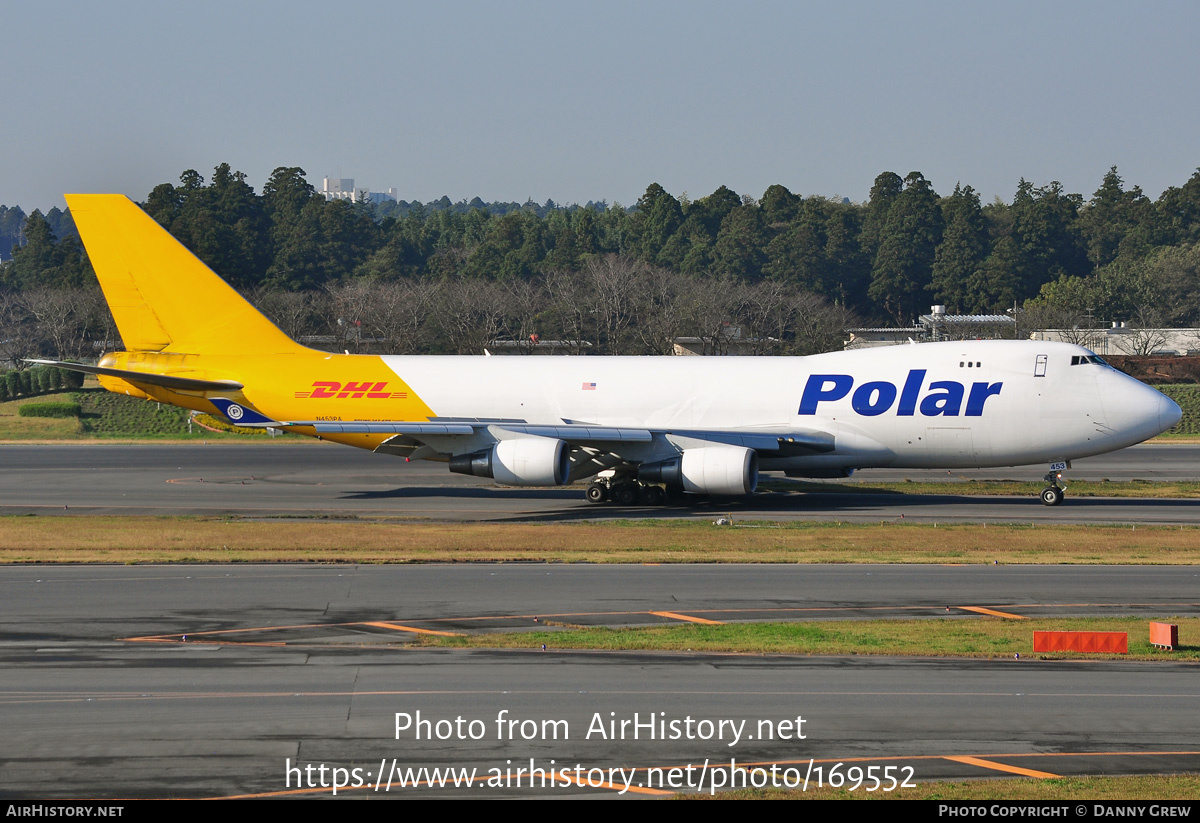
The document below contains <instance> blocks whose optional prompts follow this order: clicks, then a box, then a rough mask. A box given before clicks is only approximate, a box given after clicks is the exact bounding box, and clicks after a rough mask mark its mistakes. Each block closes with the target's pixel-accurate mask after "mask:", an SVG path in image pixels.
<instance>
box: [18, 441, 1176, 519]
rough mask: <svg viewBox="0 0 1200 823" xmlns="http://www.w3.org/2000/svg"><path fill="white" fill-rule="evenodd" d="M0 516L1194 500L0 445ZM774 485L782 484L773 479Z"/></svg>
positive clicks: (557, 515) (1079, 470)
mask: <svg viewBox="0 0 1200 823" xmlns="http://www.w3.org/2000/svg"><path fill="white" fill-rule="evenodd" d="M0 461H2V463H3V466H4V471H3V472H0V514H46V515H50V514H61V515H71V514H204V515H235V516H237V515H242V516H272V515H284V516H292V517H295V516H303V515H305V514H313V515H320V516H326V517H327V516H331V515H339V514H344V515H349V516H360V517H393V516H394V517H421V518H428V519H433V520H476V521H489V520H527V521H571V520H595V519H604V518H621V519H627V518H636V517H684V518H687V517H709V516H710V515H711V514H712V513H713V512H725V511H732V512H735V513H736V514H738V515H739V516H741V517H752V518H761V519H773V520H791V519H836V520H858V521H878V520H889V519H897V518H899V517H900V516H901V515H903V516H904V517H905V519H913V520H917V521H933V522H1023V521H1029V522H1039V523H1053V522H1086V523H1095V522H1116V523H1158V524H1197V523H1200V500H1154V499H1102V498H1073V497H1071V494H1070V490H1069V489H1068V492H1067V501H1066V503H1065V504H1064V505H1062V506H1057V507H1045V506H1042V505H1041V503H1040V502H1039V501H1038V500H1037V498H1036V496H1035V495H1036V494H1037V492H1038V491H1039V490H1040V489H1041V486H1042V485H1043V484H1042V482H1041V476H1042V475H1043V474H1044V473H1045V469H1046V467H1045V466H1026V467H1016V468H1005V469H987V470H974V471H955V472H946V471H920V470H905V471H898V470H882V469H871V470H864V471H862V472H860V473H859V474H857V475H856V476H855V479H856V480H858V479H861V480H864V481H866V482H868V483H869V482H871V481H872V480H879V481H895V480H903V479H906V478H911V479H913V480H938V481H945V482H946V494H939V495H900V494H894V493H863V494H856V495H849V496H847V495H838V494H814V493H796V492H787V491H779V490H776V491H772V492H768V493H760V494H756V495H754V496H752V497H748V498H732V499H711V500H710V499H705V498H697V499H695V500H689V503H688V504H687V505H683V506H671V507H665V508H649V507H641V506H639V507H632V508H625V507H618V506H613V505H601V506H595V505H590V504H587V503H586V502H584V500H583V487H582V485H581V484H576V486H573V487H571V488H564V489H524V488H499V487H496V486H494V485H492V483H491V481H489V480H486V479H482V478H474V477H467V476H463V475H456V474H451V473H450V472H449V471H448V470H447V469H446V467H445V466H444V465H442V464H440V463H427V462H423V461H417V462H414V463H405V462H404V461H403V460H401V459H399V458H395V457H391V456H385V455H375V454H371V453H368V452H364V451H360V450H357V449H352V448H349V447H343V446H336V445H333V444H326V443H301V444H295V445H288V444H278V443H272V444H262V445H246V444H228V443H222V444H219V445H217V444H212V445H201V444H186V445H152V446H130V445H116V444H114V445H86V446H82V445H54V446H16V445H5V446H0ZM973 478H974V479H978V478H995V479H1014V480H1024V481H1026V482H1028V484H1029V496H1027V497H967V496H960V495H955V494H954V488H955V483H961V482H963V481H965V480H969V479H973ZM1105 478H1107V479H1110V480H1128V479H1134V478H1140V479H1146V480H1197V479H1200V446H1195V445H1180V446H1168V445H1146V446H1137V447H1134V448H1131V449H1125V450H1123V451H1120V452H1115V453H1113V454H1109V455H1103V456H1100V457H1095V458H1089V459H1086V460H1079V461H1076V462H1075V463H1074V466H1073V468H1072V469H1071V470H1070V471H1068V472H1067V473H1066V479H1067V481H1068V482H1069V481H1070V480H1073V479H1091V480H1102V479H1105ZM774 488H776V489H779V488H786V484H783V485H778V484H777V485H775V487H774Z"/></svg>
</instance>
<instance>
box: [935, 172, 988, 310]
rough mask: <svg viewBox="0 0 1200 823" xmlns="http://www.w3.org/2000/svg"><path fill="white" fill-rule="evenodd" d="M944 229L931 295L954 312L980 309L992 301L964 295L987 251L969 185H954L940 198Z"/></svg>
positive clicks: (975, 197) (980, 217) (975, 199)
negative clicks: (964, 186) (982, 300)
mask: <svg viewBox="0 0 1200 823" xmlns="http://www.w3.org/2000/svg"><path fill="white" fill-rule="evenodd" d="M941 207H942V219H943V221H944V222H945V225H946V230H945V232H944V233H943V235H942V242H941V243H939V244H938V247H937V252H936V254H935V255H934V259H933V280H932V287H933V297H934V300H936V301H937V302H938V303H944V304H946V305H949V306H953V307H954V310H955V311H957V312H972V313H973V312H980V311H984V310H985V309H987V308H990V307H992V306H993V305H994V303H993V302H992V301H991V300H986V299H985V301H984V302H982V303H981V302H979V301H978V300H975V299H970V300H968V299H967V290H968V282H969V281H970V279H971V276H972V275H973V274H974V273H975V271H976V270H977V269H978V268H979V265H980V264H981V263H982V262H983V259H984V256H985V255H986V254H987V234H986V231H985V228H984V222H983V210H982V208H980V205H979V195H978V194H976V193H975V190H974V189H972V188H971V187H970V186H967V187H966V188H962V187H961V186H959V185H957V184H956V185H955V186H954V193H953V194H951V195H950V196H949V197H947V198H945V199H944V200H942V203H941Z"/></svg>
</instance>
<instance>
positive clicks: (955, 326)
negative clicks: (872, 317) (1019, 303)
mask: <svg viewBox="0 0 1200 823" xmlns="http://www.w3.org/2000/svg"><path fill="white" fill-rule="evenodd" d="M846 331H847V332H848V333H849V335H850V339H849V340H847V341H846V343H845V346H844V347H843V348H846V349H869V348H873V347H875V346H896V345H899V344H901V343H909V342H912V343H926V342H932V341H935V340H993V339H997V338H1006V339H1008V338H1012V337H1013V335H1014V334H1015V333H1016V321H1015V320H1013V318H1011V317H1009V316H1008V315H1007V314H946V307H945V306H933V307H931V309H930V312H929V314H923V315H921V322H920V323H914V324H913V325H911V326H899V327H881V328H862V329H846Z"/></svg>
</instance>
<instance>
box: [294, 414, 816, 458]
mask: <svg viewBox="0 0 1200 823" xmlns="http://www.w3.org/2000/svg"><path fill="white" fill-rule="evenodd" d="M287 425H289V426H311V427H313V428H314V429H316V431H317V434H397V435H406V436H408V437H410V438H412V439H414V440H417V441H420V442H426V441H427V440H428V439H436V440H439V441H441V442H443V443H444V442H445V440H443V438H446V437H462V438H464V439H466V438H478V437H480V436H485V435H487V434H488V433H489V432H493V433H494V434H502V435H503V433H511V434H515V435H525V436H529V437H548V438H553V439H557V440H563V441H565V442H566V443H568V444H570V445H572V446H587V447H594V448H598V449H601V450H608V449H613V448H614V447H615V448H617V449H619V444H623V443H627V444H633V443H653V442H654V441H655V440H656V438H658V439H661V438H685V439H687V440H702V441H708V442H711V443H720V444H724V445H730V446H742V447H744V448H748V449H753V450H755V451H758V452H772V453H778V452H782V453H786V454H800V453H806V454H825V453H828V452H831V451H833V449H834V438H833V435H832V434H830V433H829V432H824V431H816V430H798V429H775V428H772V429H674V428H671V429H652V428H631V427H623V426H597V425H592V424H589V423H578V422H574V421H564V422H562V423H556V424H542V423H528V422H526V421H523V420H504V419H497V420H487V419H463V418H444V419H433V420H430V421H429V422H427V423H418V422H405V421H394V422H393V421H372V422H336V423H335V422H327V421H319V420H317V421H303V422H301V421H293V422H289V423H288V424H287ZM494 430H500V431H499V432H494Z"/></svg>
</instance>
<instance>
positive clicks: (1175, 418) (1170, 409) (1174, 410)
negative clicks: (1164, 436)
mask: <svg viewBox="0 0 1200 823" xmlns="http://www.w3.org/2000/svg"><path fill="white" fill-rule="evenodd" d="M1182 419H1183V409H1181V408H1179V404H1178V403H1176V402H1175V401H1174V400H1172V399H1171V398H1169V397H1167V396H1166V395H1165V394H1161V393H1160V394H1159V395H1158V427H1159V429H1161V430H1162V431H1166V430H1167V429H1169V428H1171V427H1172V426H1174V425H1175V424H1176V423H1178V422H1179V421H1180V420H1182Z"/></svg>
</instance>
